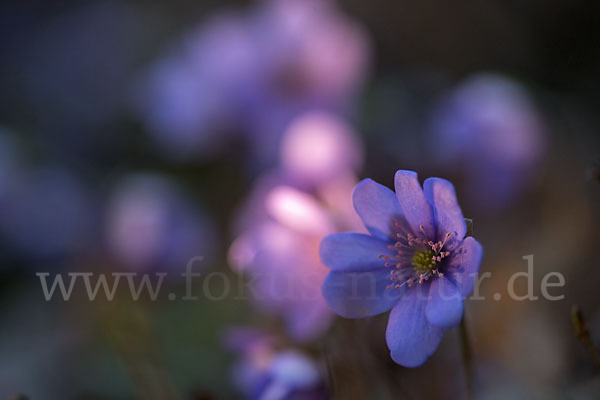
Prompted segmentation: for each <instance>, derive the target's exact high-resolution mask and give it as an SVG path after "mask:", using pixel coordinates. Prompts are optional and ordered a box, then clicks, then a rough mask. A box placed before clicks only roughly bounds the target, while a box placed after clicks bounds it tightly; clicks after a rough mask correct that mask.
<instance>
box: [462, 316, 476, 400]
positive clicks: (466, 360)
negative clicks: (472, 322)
mask: <svg viewBox="0 0 600 400" xmlns="http://www.w3.org/2000/svg"><path fill="white" fill-rule="evenodd" d="M460 339H461V347H462V357H463V364H464V367H465V384H466V388H467V399H469V400H471V399H472V398H473V382H472V376H473V352H472V350H471V342H470V340H469V332H468V330H467V316H466V315H463V318H462V320H461V321H460Z"/></svg>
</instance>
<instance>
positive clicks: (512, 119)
mask: <svg viewBox="0 0 600 400" xmlns="http://www.w3.org/2000/svg"><path fill="white" fill-rule="evenodd" d="M432 135H433V136H432V138H431V142H432V143H434V146H433V149H434V150H433V151H434V152H435V156H434V157H435V158H436V160H437V161H439V162H440V163H442V164H443V165H444V166H445V167H447V168H451V169H452V168H456V167H457V166H462V168H463V170H462V172H463V173H464V174H465V175H466V178H467V187H469V188H470V195H471V196H470V197H471V198H473V199H476V200H477V203H480V204H485V205H486V208H487V209H490V208H500V207H502V206H503V205H505V204H507V203H509V202H510V201H512V200H514V198H515V197H516V195H517V194H518V193H519V192H521V191H522V190H524V189H525V188H526V187H527V184H528V183H530V182H531V181H532V180H533V179H535V178H536V176H538V174H539V167H540V162H541V159H542V156H543V154H544V149H545V138H544V131H543V126H542V121H541V117H540V115H539V114H538V112H537V110H536V109H535V106H534V104H533V103H532V101H531V99H530V97H529V95H528V93H527V91H526V89H525V88H523V87H521V86H520V85H519V84H518V83H516V82H514V81H511V80H509V79H508V78H504V77H502V76H499V75H491V74H485V75H478V76H475V77H473V78H471V79H469V80H468V81H466V82H465V83H463V84H462V85H461V86H459V87H458V88H456V89H455V90H454V91H453V92H451V93H450V94H449V95H447V96H446V97H445V98H443V99H442V100H441V101H440V104H439V105H438V107H437V108H436V109H435V110H434V112H433V115H432Z"/></svg>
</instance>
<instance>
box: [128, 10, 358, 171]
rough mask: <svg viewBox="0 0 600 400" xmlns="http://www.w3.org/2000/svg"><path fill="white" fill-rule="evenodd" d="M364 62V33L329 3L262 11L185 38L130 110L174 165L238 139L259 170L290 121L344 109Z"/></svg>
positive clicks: (224, 18) (233, 15) (227, 16)
mask: <svg viewBox="0 0 600 400" xmlns="http://www.w3.org/2000/svg"><path fill="white" fill-rule="evenodd" d="M367 60H368V45H367V42H366V39H365V37H364V33H363V32H362V30H361V29H360V28H359V27H358V26H357V25H356V24H355V23H354V22H351V21H349V20H348V19H347V18H346V17H344V16H342V15H341V14H340V13H339V11H338V10H337V9H336V8H335V7H334V6H333V4H332V3H330V2H328V1H323V0H272V1H265V2H263V3H261V5H260V6H259V7H257V8H255V9H252V10H250V11H249V12H246V13H242V12H234V11H228V12H222V13H220V14H217V15H215V16H213V17H212V18H210V19H209V20H208V21H206V22H205V23H204V24H203V26H201V27H200V28H199V29H197V30H196V31H193V32H191V33H190V34H188V35H187V36H186V37H185V38H184V41H183V43H182V44H181V45H180V46H179V47H178V48H176V49H175V50H173V51H172V52H171V54H170V55H169V56H167V58H165V59H163V60H161V61H160V62H158V63H157V65H156V66H155V67H154V68H153V69H151V70H150V71H149V73H148V75H147V77H146V78H145V79H144V80H143V81H142V84H141V89H140V90H139V96H138V108H139V109H140V110H141V114H142V116H143V118H144V121H145V123H146V125H147V128H148V130H149V131H150V132H151V133H152V134H153V135H154V136H155V137H156V139H157V140H158V142H159V144H160V145H161V148H163V149H165V150H167V151H168V152H169V154H170V155H171V156H173V157H175V158H185V157H188V156H190V155H192V154H194V155H196V154H200V155H202V154H205V153H210V152H211V151H213V150H214V149H215V148H216V147H218V145H219V144H221V143H222V142H223V141H224V139H226V138H225V136H227V134H229V133H233V132H239V133H243V134H246V135H248V136H247V137H246V139H247V142H248V144H249V146H250V147H251V149H252V150H253V152H254V155H255V157H258V160H259V161H261V162H262V163H263V164H268V163H269V162H273V161H274V158H275V154H276V152H277V148H278V143H279V138H280V135H281V132H282V131H283V130H284V129H285V127H286V126H287V125H288V124H289V122H290V121H291V120H292V119H293V118H294V117H295V116H296V115H298V113H300V112H303V111H307V110H310V109H326V110H335V111H337V112H343V111H344V110H347V109H348V108H349V107H350V106H351V105H352V103H353V98H354V96H353V95H354V94H355V92H356V91H357V89H358V88H359V87H360V84H361V83H362V81H363V79H364V76H365V73H366V68H367Z"/></svg>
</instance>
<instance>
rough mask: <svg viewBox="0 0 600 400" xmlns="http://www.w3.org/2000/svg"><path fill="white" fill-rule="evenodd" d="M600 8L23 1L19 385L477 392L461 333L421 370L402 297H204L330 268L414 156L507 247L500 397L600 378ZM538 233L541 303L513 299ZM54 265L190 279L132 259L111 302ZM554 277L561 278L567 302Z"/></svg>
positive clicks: (60, 393) (5, 348) (8, 294)
mask: <svg viewBox="0 0 600 400" xmlns="http://www.w3.org/2000/svg"><path fill="white" fill-rule="evenodd" d="M597 15H598V9H597V6H596V4H595V3H594V2H591V1H583V0H575V1H563V0H550V1H543V2H542V1H533V0H527V1H519V2H517V1H496V0H486V1H475V0H472V1H467V2H460V3H444V2H439V1H418V2H410V1H390V0H387V1H384V0H373V1H369V2H364V1H358V0H339V1H327V0H269V1H267V0H265V1H230V0H227V1H225V0H220V1H208V0H203V1H184V0H172V1H152V0H148V1H118V0H114V1H101V0H89V1H76V0H67V1H59V2H47V1H42V0H22V1H10V0H9V1H5V2H2V4H1V5H0V38H1V39H0V399H17V398H28V399H32V400H38V399H40V400H47V399H61V400H64V399H133V398H141V399H161V400H164V399H223V398H263V399H280V398H303V399H304V398H310V399H317V398H338V399H352V398H356V399H366V398H376V399H388V398H389V399H391V398H394V399H395V398H407V399H421V398H457V399H458V398H465V396H466V395H467V391H466V389H465V387H466V381H467V380H466V379H465V377H466V373H465V371H466V369H465V367H464V364H463V361H462V358H461V352H460V338H459V333H458V329H456V330H452V331H450V332H448V334H446V335H445V337H444V340H443V342H442V344H441V346H440V349H439V350H438V351H437V352H436V354H435V355H434V356H433V357H432V358H431V359H430V360H429V361H428V362H427V363H426V364H425V365H424V366H423V367H420V368H417V369H406V368H402V367H400V366H397V365H395V364H394V363H393V362H392V361H391V359H390V358H389V355H388V351H387V348H386V345H385V341H384V333H383V332H384V330H385V322H386V316H385V315H383V316H378V317H374V318H370V319H367V320H343V319H340V318H339V317H335V316H333V315H332V313H331V312H330V311H329V310H328V309H327V307H326V305H325V304H324V302H323V300H322V299H321V298H320V297H319V296H312V297H311V298H310V299H306V298H304V297H303V296H299V295H297V294H293V295H292V296H291V297H285V296H284V297H285V298H283V299H282V298H281V297H278V296H276V295H275V294H274V293H273V292H272V291H271V290H270V289H269V288H266V287H263V286H262V284H261V283H258V286H259V290H260V291H261V294H262V295H263V296H262V300H260V301H257V300H256V299H246V300H240V299H239V298H236V293H235V292H233V291H232V293H230V294H229V295H227V296H224V298H223V299H220V300H214V299H212V300H211V299H210V298H206V296H203V295H202V291H206V290H209V291H210V292H211V293H215V294H216V295H217V294H219V293H222V291H223V289H224V286H223V285H224V283H223V282H224V280H230V281H231V282H234V284H235V282H238V281H240V280H241V281H242V282H247V281H248V280H251V279H252V277H253V276H258V274H266V275H268V276H271V277H273V276H274V277H275V282H279V281H278V280H277V279H279V278H277V277H279V276H280V274H283V275H281V276H282V278H281V279H283V280H285V279H288V278H290V277H291V278H292V279H297V280H302V278H303V277H305V276H310V277H311V278H310V279H307V280H305V281H304V280H303V281H302V282H303V283H302V286H303V288H304V289H307V290H310V289H315V288H316V289H317V290H318V287H319V285H320V281H321V280H322V278H323V276H324V274H325V273H326V269H324V267H323V266H322V265H320V262H319V260H318V254H317V249H318V243H319V240H320V239H321V238H322V237H323V236H324V235H326V234H328V233H331V232H337V231H346V230H350V231H356V230H360V229H362V228H361V226H360V224H359V223H358V222H357V220H356V216H355V215H354V214H353V212H352V209H351V203H350V193H351V190H352V187H353V186H354V184H355V183H356V182H357V181H358V180H359V179H362V178H365V177H370V178H372V179H375V180H376V181H378V182H381V183H383V184H385V185H387V186H390V187H391V186H392V185H393V181H392V178H393V174H394V172H395V171H396V170H397V169H412V170H415V171H417V172H418V173H419V176H420V178H421V179H424V178H426V177H429V176H439V177H444V178H447V179H450V180H451V181H452V182H454V184H455V186H456V188H457V193H458V197H459V201H460V203H461V206H462V209H463V213H464V214H465V216H467V217H469V218H472V219H473V221H474V236H475V237H476V238H477V239H478V240H479V241H480V242H481V243H482V244H483V246H484V249H485V257H484V261H483V264H482V272H491V278H489V279H487V280H485V281H483V283H482V285H481V288H480V294H481V295H482V296H484V297H485V298H486V300H483V301H470V302H467V304H466V310H467V312H466V316H467V328H468V331H469V336H470V340H471V345H472V354H473V358H472V368H473V376H472V377H471V380H470V381H471V384H472V386H473V396H474V398H481V399H506V398H510V399H521V398H522V399H565V398H568V399H594V398H598V393H600V380H599V379H600V378H599V375H598V366H597V365H596V367H595V366H594V358H593V356H592V355H591V354H590V352H589V351H588V350H586V346H585V344H584V343H582V341H581V340H579V338H577V337H576V336H575V334H574V329H573V325H572V317H571V308H572V306H573V305H579V306H580V308H581V310H582V312H583V315H584V317H585V322H586V325H587V328H588V329H589V332H590V338H591V341H592V342H593V343H596V345H600V299H599V297H598V285H599V284H600V269H599V268H598V267H600V264H599V262H598V250H599V241H598V237H599V236H598V235H599V234H600V230H599V225H600V224H599V222H600V201H599V200H600V147H599V145H600V135H598V131H599V129H600V121H599V119H598V112H597V110H598V109H599V107H600V98H599V96H598V93H600V80H599V78H598V76H599V75H598V71H599V70H600V47H599V43H600V30H599V29H598V26H599V25H598V19H597ZM530 254H533V256H534V274H533V279H532V283H533V288H534V295H537V296H540V299H539V300H537V301H515V300H513V299H510V298H509V296H508V292H507V283H508V281H509V279H510V276H511V275H512V274H514V273H516V272H519V271H526V268H527V262H526V260H524V259H523V256H527V255H530ZM194 256H202V257H203V259H202V260H201V261H200V262H199V263H198V264H197V265H196V266H195V267H194V269H195V271H196V272H199V273H201V274H202V277H200V278H197V280H196V278H194V279H195V280H194V282H195V283H194V290H195V294H197V296H198V299H197V300H194V301H189V300H188V301H185V300H182V299H181V297H182V296H183V294H184V293H185V290H186V288H185V282H184V280H182V278H181V277H180V275H179V274H180V273H181V272H182V271H184V270H185V266H186V263H187V262H188V260H190V259H191V258H192V257H194ZM282 271H283V272H282ZM39 272H46V273H49V274H50V275H49V277H50V278H49V279H52V278H54V276H55V274H59V273H62V274H65V278H66V274H67V273H68V272H91V273H94V274H100V273H105V274H111V273H113V272H137V273H140V274H142V273H149V274H155V273H157V272H160V273H162V272H165V273H168V274H169V275H168V277H167V278H166V279H165V280H164V283H163V287H162V289H161V292H160V294H159V296H158V298H157V300H156V301H151V300H150V299H149V298H148V296H146V295H142V296H141V298H140V299H139V301H133V300H132V299H131V295H130V293H129V291H128V290H127V287H126V286H125V285H124V284H123V282H122V285H121V286H119V289H118V290H117V291H116V295H115V298H114V299H113V301H106V298H105V297H104V296H102V294H100V295H99V296H98V298H97V299H95V300H94V301H90V300H89V299H88V298H87V296H86V294H85V290H84V287H83V286H82V285H79V286H78V285H75V288H74V291H73V293H72V296H71V298H70V299H69V300H68V301H64V300H63V299H62V298H60V297H59V296H55V298H53V299H52V300H50V301H46V300H45V298H44V295H43V291H42V286H41V283H40V279H39V277H38V276H36V273H39ZM549 272H560V273H561V274H563V275H564V277H565V282H566V284H565V286H564V287H560V288H551V289H550V293H551V294H553V295H564V298H563V299H562V300H559V301H548V300H544V299H543V298H542V297H541V292H540V284H541V282H542V279H543V277H544V275H545V274H547V273H549ZM209 274H213V277H214V278H212V279H210V280H208V281H207V280H204V279H203V278H204V277H206V276H208V275H209ZM109 276H110V275H109ZM153 281H156V279H154V278H153ZM50 282H51V281H50ZM282 282H283V281H282ZM282 282H280V283H281V285H283V283H282ZM516 282H517V284H516V286H515V287H516V291H517V293H519V294H522V293H526V291H527V289H528V287H527V282H526V281H525V279H518V280H517V281H516ZM203 285H205V286H203ZM278 285H279V283H277V285H276V286H278ZM281 285H279V286H278V287H281ZM207 288H208V289H207ZM167 293H176V294H177V296H176V298H175V300H171V299H169V298H168V297H167V295H166V294H167ZM495 294H499V295H500V296H499V297H496V298H494V295H495ZM19 396H25V397H19Z"/></svg>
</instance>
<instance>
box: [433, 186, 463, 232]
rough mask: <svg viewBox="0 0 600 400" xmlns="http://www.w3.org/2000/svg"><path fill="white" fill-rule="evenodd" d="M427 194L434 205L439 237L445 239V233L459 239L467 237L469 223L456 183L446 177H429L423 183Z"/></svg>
mask: <svg viewBox="0 0 600 400" xmlns="http://www.w3.org/2000/svg"><path fill="white" fill-rule="evenodd" d="M423 189H424V190H425V196H426V197H427V200H428V201H429V203H430V204H431V206H432V207H433V212H434V215H435V220H436V222H437V230H438V232H437V233H438V236H440V237H438V239H439V240H443V235H445V234H446V233H448V232H449V233H450V234H452V235H455V237H456V238H457V239H458V240H461V239H462V238H464V237H465V234H466V233H467V224H466V223H465V218H464V217H463V213H462V211H461V209H460V206H459V205H458V200H457V199H456V192H455V191H454V185H452V184H451V183H450V182H448V181H447V180H445V179H441V178H429V179H426V180H425V182H424V183H423Z"/></svg>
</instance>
